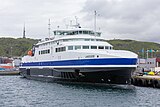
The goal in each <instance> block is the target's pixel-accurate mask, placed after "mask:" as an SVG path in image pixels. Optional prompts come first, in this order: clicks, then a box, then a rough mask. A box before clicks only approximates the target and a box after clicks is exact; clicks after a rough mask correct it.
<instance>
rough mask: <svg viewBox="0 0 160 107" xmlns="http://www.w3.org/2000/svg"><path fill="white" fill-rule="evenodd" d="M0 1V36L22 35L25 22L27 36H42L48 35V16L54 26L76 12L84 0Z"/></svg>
mask: <svg viewBox="0 0 160 107" xmlns="http://www.w3.org/2000/svg"><path fill="white" fill-rule="evenodd" d="M0 2H1V4H0V16H1V17H0V25H1V26H0V37H2V36H11V37H22V30H23V25H24V23H25V25H26V35H27V36H28V37H32V38H44V37H47V35H48V19H49V18H50V19H51V23H52V25H53V26H52V27H53V28H54V27H55V26H57V25H58V24H59V23H60V22H62V20H63V19H64V18H66V17H68V16H73V17H74V16H75V15H76V14H78V12H79V11H80V10H81V8H82V4H83V3H84V0H81V1H75V0H0ZM60 24H63V23H60Z"/></svg>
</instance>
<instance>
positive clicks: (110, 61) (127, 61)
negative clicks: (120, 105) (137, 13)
mask: <svg viewBox="0 0 160 107" xmlns="http://www.w3.org/2000/svg"><path fill="white" fill-rule="evenodd" d="M136 64H137V58H99V59H78V60H63V61H62V60H61V61H46V62H30V63H22V66H74V65H75V66H77V65H136Z"/></svg>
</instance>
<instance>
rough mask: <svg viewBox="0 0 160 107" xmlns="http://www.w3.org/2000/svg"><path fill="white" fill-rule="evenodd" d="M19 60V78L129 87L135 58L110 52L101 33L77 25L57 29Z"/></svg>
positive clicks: (135, 61)
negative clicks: (50, 36) (20, 76)
mask: <svg viewBox="0 0 160 107" xmlns="http://www.w3.org/2000/svg"><path fill="white" fill-rule="evenodd" d="M53 35H54V36H53V38H48V39H46V40H43V41H40V42H38V43H37V44H35V45H34V46H33V48H32V50H30V51H29V52H28V55H26V56H24V57H23V58H22V62H21V66H20V71H21V73H20V74H21V75H22V76H23V77H25V78H29V79H38V80H45V81H52V82H71V83H74V82H75V83H94V84H120V85H128V84H131V75H132V73H133V72H134V71H135V69H136V67H137V57H138V56H137V54H135V53H133V52H130V51H126V50H114V49H113V46H112V45H111V44H109V43H108V42H107V40H106V39H105V38H102V37H101V32H98V31H94V30H91V29H87V28H81V27H80V25H76V26H74V27H73V26H72V27H70V28H66V29H61V28H57V29H55V30H54V31H53Z"/></svg>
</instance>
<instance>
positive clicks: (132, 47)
mask: <svg viewBox="0 0 160 107" xmlns="http://www.w3.org/2000/svg"><path fill="white" fill-rule="evenodd" d="M37 42H38V40H35V39H29V38H17V39H14V38H0V56H8V57H11V56H23V55H25V54H27V51H28V50H29V49H31V48H32V45H33V44H35V43H37ZM108 42H109V43H110V44H112V45H113V46H114V49H120V50H129V51H132V52H135V53H137V54H139V57H146V50H147V49H148V50H150V49H152V50H159V51H160V44H158V43H153V42H142V41H135V40H119V39H114V40H108ZM142 50H144V51H143V52H142ZM148 56H149V57H153V56H160V52H152V53H151V52H149V53H148Z"/></svg>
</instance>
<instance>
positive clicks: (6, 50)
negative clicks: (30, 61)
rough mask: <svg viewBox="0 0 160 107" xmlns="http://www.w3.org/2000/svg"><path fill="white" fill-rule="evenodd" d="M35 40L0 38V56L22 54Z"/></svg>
mask: <svg viewBox="0 0 160 107" xmlns="http://www.w3.org/2000/svg"><path fill="white" fill-rule="evenodd" d="M37 42H38V40H34V39H29V38H26V39H25V38H18V39H14V38H0V56H7V57H11V56H22V55H24V54H26V53H27V50H29V49H31V48H32V45H33V44H35V43H37Z"/></svg>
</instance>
